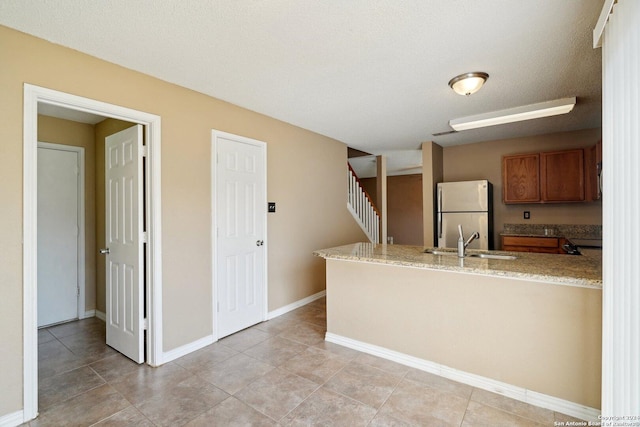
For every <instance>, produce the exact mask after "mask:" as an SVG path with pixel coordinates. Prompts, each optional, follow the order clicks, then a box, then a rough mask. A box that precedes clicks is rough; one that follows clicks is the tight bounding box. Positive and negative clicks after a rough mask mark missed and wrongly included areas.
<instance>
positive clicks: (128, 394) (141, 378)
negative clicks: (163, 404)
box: [109, 363, 193, 405]
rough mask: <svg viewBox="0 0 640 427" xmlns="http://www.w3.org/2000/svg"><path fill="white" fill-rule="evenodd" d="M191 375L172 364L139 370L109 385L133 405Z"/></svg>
mask: <svg viewBox="0 0 640 427" xmlns="http://www.w3.org/2000/svg"><path fill="white" fill-rule="evenodd" d="M192 375H193V374H192V373H190V372H189V371H187V370H186V369H184V368H183V367H181V366H178V365H176V364H174V363H167V364H165V365H162V366H160V367H158V368H148V369H139V370H137V371H135V372H133V373H131V374H128V375H125V376H122V377H119V378H116V379H115V380H113V381H111V382H110V383H109V384H111V385H112V386H113V388H115V389H116V390H118V392H120V393H121V394H122V395H123V396H124V397H125V398H126V399H127V400H128V401H129V402H131V403H133V404H134V405H136V404H140V403H142V402H143V401H145V400H147V399H150V398H152V397H153V396H155V395H157V394H161V393H162V392H163V391H164V390H165V389H167V388H169V387H171V386H173V385H175V384H177V383H179V382H181V381H184V380H186V379H187V378H188V377H190V376H192Z"/></svg>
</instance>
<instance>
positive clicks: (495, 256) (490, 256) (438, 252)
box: [424, 249, 518, 260]
mask: <svg viewBox="0 0 640 427" xmlns="http://www.w3.org/2000/svg"><path fill="white" fill-rule="evenodd" d="M424 253H426V254H432V255H449V256H458V253H457V252H456V251H442V250H438V249H426V250H425V251H424ZM466 256H467V257H471V258H483V259H501V260H509V259H517V258H518V257H516V256H513V255H498V254H487V253H473V254H467V255H466Z"/></svg>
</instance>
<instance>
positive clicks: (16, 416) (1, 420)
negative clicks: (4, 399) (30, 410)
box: [0, 410, 25, 427]
mask: <svg viewBox="0 0 640 427" xmlns="http://www.w3.org/2000/svg"><path fill="white" fill-rule="evenodd" d="M24 421H25V420H24V412H23V411H22V410H20V411H16V412H12V413H11V414H7V415H3V416H1V417H0V427H16V426H19V425H20V424H22V423H23V422H24Z"/></svg>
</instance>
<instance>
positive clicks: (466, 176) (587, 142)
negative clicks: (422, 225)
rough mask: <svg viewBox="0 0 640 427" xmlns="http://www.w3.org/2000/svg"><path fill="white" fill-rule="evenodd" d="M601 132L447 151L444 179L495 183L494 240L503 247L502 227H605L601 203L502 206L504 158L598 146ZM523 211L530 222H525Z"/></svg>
mask: <svg viewBox="0 0 640 427" xmlns="http://www.w3.org/2000/svg"><path fill="white" fill-rule="evenodd" d="M600 138H601V129H600V128H596V129H586V130H579V131H572V132H559V133H552V134H547V135H538V136H531V137H525V138H515V139H504V140H499V141H487V142H479V143H476V144H468V145H458V146H454V147H445V148H444V157H443V161H444V180H445V181H468V180H474V179H488V180H489V181H490V182H492V183H493V207H494V217H493V221H494V239H495V243H496V247H499V244H500V236H499V234H500V232H501V231H502V229H503V224H505V223H508V224H520V223H522V224H602V202H601V201H597V202H590V203H557V204H556V203H553V204H551V203H549V204H523V205H520V204H518V205H505V204H504V203H502V156H504V155H507V154H519V153H535V152H541V151H555V150H564V149H570V148H582V147H588V146H592V145H595V144H596V142H598V140H599V139H600ZM523 211H530V212H531V219H530V220H525V219H523Z"/></svg>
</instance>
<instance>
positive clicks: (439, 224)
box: [438, 187, 442, 239]
mask: <svg viewBox="0 0 640 427" xmlns="http://www.w3.org/2000/svg"><path fill="white" fill-rule="evenodd" d="M438 239H442V188H441V187H440V188H438Z"/></svg>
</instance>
